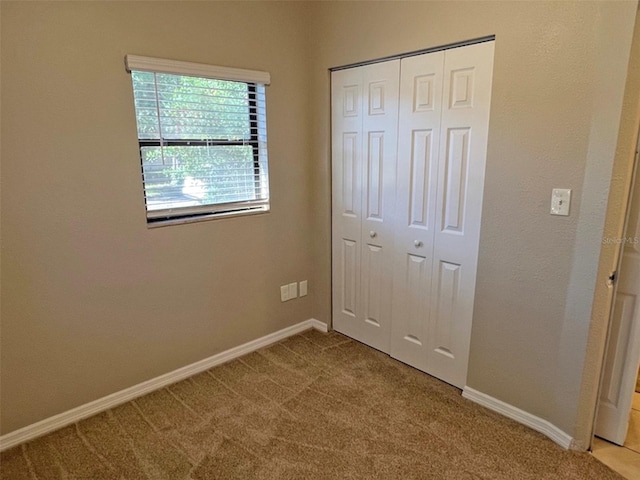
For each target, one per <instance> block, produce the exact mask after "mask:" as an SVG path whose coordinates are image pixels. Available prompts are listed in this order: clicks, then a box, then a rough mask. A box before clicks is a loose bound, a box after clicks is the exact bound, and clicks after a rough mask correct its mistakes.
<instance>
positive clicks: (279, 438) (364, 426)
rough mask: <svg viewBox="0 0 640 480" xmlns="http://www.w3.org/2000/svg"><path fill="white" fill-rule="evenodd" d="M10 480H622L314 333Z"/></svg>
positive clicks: (15, 466) (418, 377) (82, 438)
mask: <svg viewBox="0 0 640 480" xmlns="http://www.w3.org/2000/svg"><path fill="white" fill-rule="evenodd" d="M1 461H2V463H1V467H0V468H1V469H0V471H1V474H0V477H1V478H2V479H7V480H9V479H12V480H14V479H15V480H19V479H29V480H38V479H87V480H99V479H109V480H112V479H171V480H174V479H192V480H196V479H333V478H335V479H402V480H408V479H438V480H440V479H445V480H446V479H451V480H453V479H455V480H464V479H508V480H516V479H518V480H519V479H532V480H533V479H536V480H540V479H545V480H549V479H560V478H562V479H575V480H587V479H594V480H596V479H597V480H606V479H621V478H622V477H620V476H618V475H617V474H616V473H614V472H612V471H611V470H609V469H608V468H607V467H605V466H604V465H603V464H601V463H599V462H598V461H597V460H595V459H594V458H593V457H591V456H590V455H589V454H587V453H577V452H570V451H565V450H563V449H562V448H560V447H559V446H557V445H556V444H554V443H553V442H551V441H550V440H548V439H547V438H545V437H543V436H542V435H540V434H538V433H537V432H534V431H532V430H530V429H528V428H526V427H523V426H521V425H519V424H517V423H515V422H513V421H511V420H509V419H506V418H504V417H501V416H499V415H497V414H495V413H493V412H490V411H488V410H485V409H483V408H482V407H479V406H477V405H475V404H473V403H472V402H469V401H467V400H465V399H463V398H462V397H461V396H460V391H459V390H457V389H456V388H453V387H451V386H449V385H447V384H445V383H442V382H440V381H438V380H436V379H434V378H432V377H430V376H428V375H426V374H424V373H420V372H418V371H417V370H414V369H412V368H410V367H408V366H406V365H403V364H402V363H399V362H397V361H395V360H393V359H391V358H390V357H388V356H387V355H384V354H382V353H380V352H377V351H376V350H373V349H371V348H368V347H366V346H364V345H362V344H359V343H357V342H355V341H352V340H349V339H348V338H346V337H344V336H342V335H340V334H337V333H329V334H323V333H319V332H317V331H313V330H310V331H308V332H305V333H303V334H300V335H297V336H294V337H291V338H289V339H287V340H284V341H282V342H280V343H278V344H275V345H273V346H270V347H268V348H265V349H262V350H260V351H258V352H254V353H252V354H250V355H247V356H245V357H242V358H241V359H238V360H235V361H232V362H230V363H227V364H225V365H222V366H219V367H216V368H214V369H211V370H209V371H208V372H205V373H202V374H200V375H197V376H195V377H192V378H190V379H188V380H185V381H183V382H180V383H177V384H175V385H173V386H171V387H168V388H165V389H163V390H160V391H157V392H154V393H152V394H149V395H147V396H144V397H141V398H139V399H137V400H135V401H132V402H129V403H126V404H124V405H122V406H120V407H117V408H114V409H112V410H110V411H108V412H105V413H102V414H99V415H97V416H95V417H92V418H90V419H87V420H84V421H82V422H79V423H78V424H75V425H73V426H70V427H67V428H64V429H62V430H59V431H57V432H54V433H52V434H50V435H47V436H45V437H43V438H41V439H37V440H35V441H33V442H30V443H27V444H25V445H22V446H18V447H15V448H13V449H11V450H9V451H7V452H4V453H3V454H2V457H1Z"/></svg>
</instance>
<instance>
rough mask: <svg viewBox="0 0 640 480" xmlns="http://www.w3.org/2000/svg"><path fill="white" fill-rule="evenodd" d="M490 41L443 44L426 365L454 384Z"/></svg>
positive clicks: (463, 358)
mask: <svg viewBox="0 0 640 480" xmlns="http://www.w3.org/2000/svg"><path fill="white" fill-rule="evenodd" d="M493 50H494V43H493V42H486V43H480V44H476V45H470V46H467V47H462V48H455V49H451V50H447V51H446V52H445V58H444V82H443V83H444V92H443V105H442V122H441V127H440V128H441V130H440V145H439V155H438V158H439V167H438V182H437V191H438V194H437V201H436V209H435V229H434V243H433V266H432V280H431V298H430V311H429V323H428V331H427V371H428V373H430V374H431V375H434V376H436V377H438V378H441V379H443V380H445V381H446V382H448V383H451V384H453V385H455V386H457V387H461V388H462V387H464V386H465V382H466V378H467V364H468V359H469V343H470V339H471V321H472V315H473V300H474V295H475V284H476V270H477V266H478V245H479V240H480V223H481V216H482V195H483V190H484V172H485V164H486V155H487V136H488V131H489V130H488V128H489V108H490V103H491V78H492V72H493Z"/></svg>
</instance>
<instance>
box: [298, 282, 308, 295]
mask: <svg viewBox="0 0 640 480" xmlns="http://www.w3.org/2000/svg"><path fill="white" fill-rule="evenodd" d="M306 294H307V281H306V280H302V281H301V282H300V296H301V297H304V296H305V295H306Z"/></svg>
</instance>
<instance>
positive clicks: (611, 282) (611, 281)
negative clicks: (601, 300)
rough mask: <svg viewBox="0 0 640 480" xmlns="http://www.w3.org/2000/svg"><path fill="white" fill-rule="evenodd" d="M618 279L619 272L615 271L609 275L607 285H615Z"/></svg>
mask: <svg viewBox="0 0 640 480" xmlns="http://www.w3.org/2000/svg"><path fill="white" fill-rule="evenodd" d="M617 278H618V271H617V270H614V271H613V272H611V274H610V275H609V278H608V279H607V285H609V286H612V285H615V283H616V279H617Z"/></svg>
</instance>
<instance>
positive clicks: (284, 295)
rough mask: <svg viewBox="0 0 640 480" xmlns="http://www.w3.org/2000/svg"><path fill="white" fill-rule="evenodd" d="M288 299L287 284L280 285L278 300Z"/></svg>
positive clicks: (284, 300)
mask: <svg viewBox="0 0 640 480" xmlns="http://www.w3.org/2000/svg"><path fill="white" fill-rule="evenodd" d="M287 300H289V285H282V286H281V287H280V301H281V302H286V301H287Z"/></svg>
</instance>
